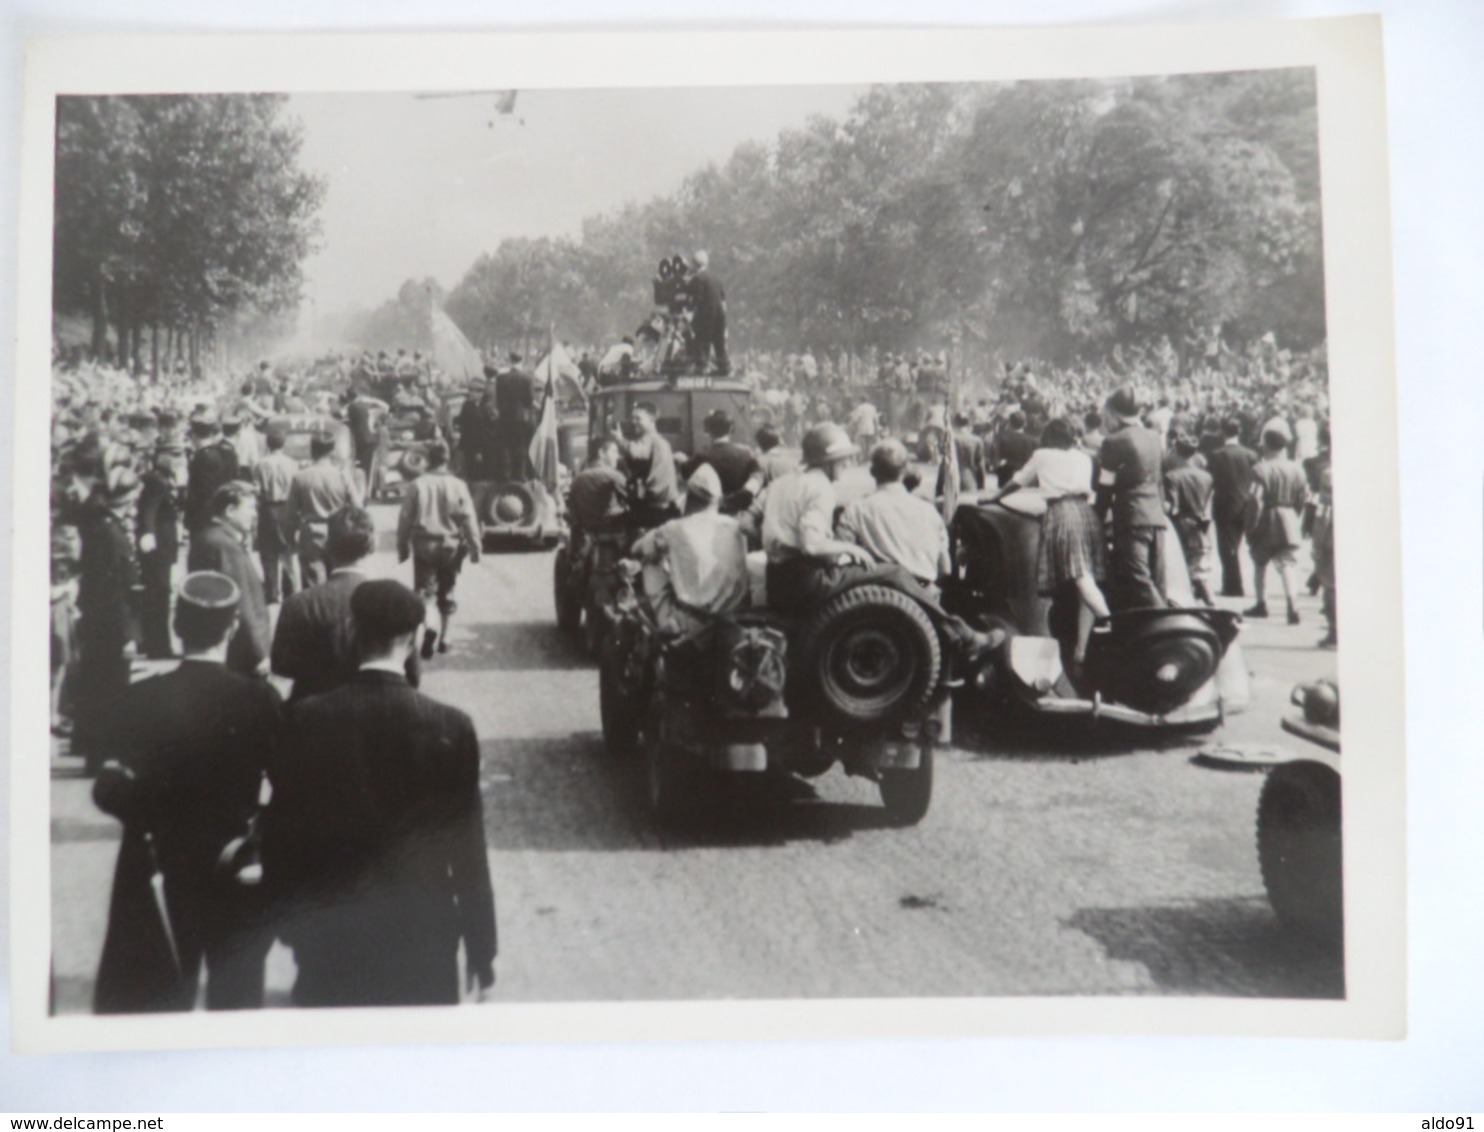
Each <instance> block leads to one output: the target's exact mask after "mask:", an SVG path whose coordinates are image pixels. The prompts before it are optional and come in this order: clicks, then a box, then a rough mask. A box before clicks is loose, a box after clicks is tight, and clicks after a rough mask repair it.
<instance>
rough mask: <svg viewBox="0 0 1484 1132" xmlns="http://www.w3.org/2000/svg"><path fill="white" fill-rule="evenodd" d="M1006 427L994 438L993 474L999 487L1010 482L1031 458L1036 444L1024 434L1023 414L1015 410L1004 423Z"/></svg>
mask: <svg viewBox="0 0 1484 1132" xmlns="http://www.w3.org/2000/svg"><path fill="white" fill-rule="evenodd" d="M1005 424H1006V425H1007V426H1008V427H1007V428H1005V429H1004V430H1003V431H1002V432H1000V434H999V435H998V436H996V437H995V438H994V458H993V461H992V462H993V464H994V474H995V479H996V480H998V481H999V485H1000V487H1004V486H1005V485H1006V484H1008V483H1009V482H1010V477H1011V476H1013V475H1014V474H1015V473H1016V472H1018V471H1020V469H1021V468H1023V467H1025V464H1026V461H1027V460H1029V459H1030V458H1031V453H1032V452H1034V451H1035V450H1036V442H1035V441H1034V440H1032V439H1031V438H1030V437H1029V436H1027V435H1026V432H1025V414H1024V413H1022V412H1021V411H1020V410H1019V409H1016V410H1015V411H1014V412H1013V413H1011V414H1010V417H1009V419H1008V420H1007V421H1006V422H1005Z"/></svg>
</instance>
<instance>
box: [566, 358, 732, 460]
mask: <svg viewBox="0 0 1484 1132" xmlns="http://www.w3.org/2000/svg"><path fill="white" fill-rule="evenodd" d="M641 404H648V405H653V406H654V409H655V426H656V427H657V428H658V429H659V432H660V435H661V436H663V437H664V438H665V439H666V440H668V441H669V442H670V447H671V448H673V449H674V450H675V454H676V456H677V457H683V458H687V459H688V458H690V457H693V456H696V455H699V454H700V452H701V451H702V450H703V449H705V448H706V447H707V446H708V445H709V444H710V443H711V438H710V437H709V436H707V435H706V430H705V429H704V428H703V427H702V423H703V422H704V421H705V420H706V417H707V415H708V414H710V413H712V412H714V411H715V410H717V409H724V410H725V411H726V412H727V413H728V414H729V415H730V416H731V418H732V421H733V422H734V424H735V429H734V432H735V433H736V434H737V435H738V437H739V439H740V438H742V437H743V434H744V433H745V432H746V431H747V429H748V426H749V425H750V424H751V421H752V416H753V395H752V389H751V387H749V386H748V385H747V384H745V383H744V382H741V381H733V380H731V379H730V378H724V377H677V378H675V379H673V380H670V381H665V380H659V379H655V380H650V381H631V382H627V383H624V384H620V385H609V386H605V387H604V388H602V389H599V390H598V391H597V392H596V393H594V394H593V396H592V399H591V400H590V401H589V402H588V420H587V435H588V436H606V435H608V434H610V433H612V432H614V431H616V430H617V429H618V428H619V427H620V426H622V424H623V423H624V422H625V421H627V420H628V419H629V413H631V412H632V411H633V409H634V406H635V405H641Z"/></svg>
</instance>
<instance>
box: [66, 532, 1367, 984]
mask: <svg viewBox="0 0 1484 1132" xmlns="http://www.w3.org/2000/svg"><path fill="white" fill-rule="evenodd" d="M375 510H376V513H377V521H378V525H379V526H380V527H381V529H382V531H383V535H382V541H381V549H380V551H379V553H378V556H377V560H378V565H379V567H380V568H381V569H383V570H385V571H388V572H390V571H393V570H395V569H396V564H395V561H394V558H393V556H392V554H391V551H390V535H389V534H388V533H387V532H389V530H390V528H391V526H392V524H393V521H394V512H393V510H392V509H391V508H389V507H377V508H376V509H375ZM551 558H552V556H551V554H550V553H549V552H548V553H508V554H492V555H489V556H487V557H486V558H485V560H484V562H483V563H481V564H480V565H478V566H475V567H471V568H468V569H466V571H465V574H464V579H463V582H462V585H461V589H460V594H459V597H460V601H461V608H460V612H459V616H458V620H457V622H456V625H455V629H454V633H453V636H452V644H453V651H452V653H451V654H449V655H448V656H446V657H440V658H438V659H436V660H434V661H433V662H432V663H430V664H429V665H427V666H426V670H425V680H424V689H425V690H426V691H428V692H429V693H430V694H432V695H433V696H436V697H438V698H440V699H443V700H446V701H448V702H450V703H453V704H456V705H458V706H460V707H462V708H463V709H465V710H466V711H468V712H470V714H471V715H472V716H473V717H474V721H475V724H476V726H477V728H478V731H479V734H480V736H481V738H482V752H483V780H484V793H485V799H486V806H487V813H488V830H489V844H490V857H491V871H492V875H493V877H494V881H495V887H496V897H497V905H498V916H499V931H500V957H499V960H498V964H497V973H498V978H499V982H498V986H497V997H498V998H500V999H505V1000H524V1001H538V1000H539V1001H561V1000H579V999H595V998H596V999H666V998H673V999H687V998H726V997H762V996H766V997H773V998H782V997H790V996H816V997H820V996H852V997H854V996H890V995H914V996H934V995H1016V994H1035V995H1061V994H1081V995H1086V994H1131V993H1132V994H1177V995H1190V994H1196V995H1224V996H1267V997H1309V996H1335V995H1339V994H1342V993H1343V981H1342V975H1341V971H1340V965H1339V963H1338V961H1337V960H1334V959H1326V958H1323V957H1320V956H1316V955H1314V954H1311V953H1309V952H1308V951H1306V950H1305V949H1304V948H1302V947H1300V946H1297V945H1295V944H1294V943H1292V942H1291V941H1289V940H1288V939H1287V938H1286V937H1285V936H1284V935H1283V934H1282V933H1281V932H1280V931H1279V929H1278V926H1277V923H1276V921H1275V919H1274V917H1273V915H1272V912H1271V911H1270V909H1269V907H1268V904H1267V901H1266V899H1265V897H1264V895H1263V890H1262V883H1261V879H1260V877H1259V874H1258V867H1257V859H1256V851H1255V848H1254V840H1253V821H1254V817H1255V814H1256V803H1257V794H1258V790H1259V787H1260V785H1261V780H1262V776H1261V774H1260V773H1254V772H1250V771H1247V772H1244V771H1222V770H1215V769H1210V768H1207V767H1202V766H1200V765H1198V764H1197V763H1195V762H1193V761H1192V757H1193V756H1194V755H1195V753H1196V752H1197V751H1198V750H1199V749H1200V748H1201V747H1202V746H1209V745H1211V744H1212V743H1213V742H1219V743H1229V744H1237V745H1241V744H1259V743H1265V744H1270V745H1274V746H1287V747H1293V746H1295V745H1297V744H1298V742H1299V741H1298V740H1295V739H1292V738H1290V737H1288V736H1287V735H1285V734H1284V733H1283V732H1281V730H1280V729H1279V726H1278V720H1279V717H1280V716H1281V714H1282V713H1283V710H1284V708H1285V707H1286V704H1287V698H1288V693H1289V690H1290V688H1291V687H1292V686H1293V684H1294V683H1295V682H1297V681H1299V680H1307V679H1313V678H1316V677H1319V676H1323V675H1329V674H1333V671H1334V655H1335V654H1333V653H1326V652H1320V651H1318V650H1317V649H1316V648H1315V647H1314V645H1315V642H1316V641H1317V640H1318V638H1319V637H1320V635H1321V634H1322V632H1323V627H1322V624H1321V620H1320V616H1319V612H1318V602H1317V599H1311V598H1308V597H1305V598H1304V599H1303V602H1302V605H1301V612H1302V613H1303V616H1304V624H1303V625H1301V626H1299V627H1297V628H1290V627H1288V626H1286V625H1285V624H1283V623H1282V618H1281V617H1279V618H1277V619H1276V620H1273V621H1270V622H1266V623H1264V622H1257V623H1249V625H1248V626H1247V628H1246V630H1245V632H1244V634H1243V637H1242V643H1243V647H1244V649H1245V650H1246V655H1247V659H1248V662H1249V667H1251V668H1252V669H1253V670H1254V673H1255V677H1254V703H1253V706H1252V708H1251V709H1250V710H1249V711H1248V712H1247V713H1245V714H1243V715H1242V716H1240V717H1237V718H1234V719H1232V720H1231V721H1230V722H1229V723H1228V724H1227V726H1226V727H1225V729H1224V730H1223V731H1222V732H1220V733H1218V735H1217V736H1216V737H1214V738H1211V737H1208V738H1205V739H1191V740H1179V741H1170V742H1168V743H1165V744H1159V745H1154V746H1150V745H1147V740H1140V739H1139V738H1138V737H1134V738H1133V739H1131V740H1130V739H1128V738H1127V737H1122V738H1119V739H1114V740H1111V741H1104V742H1102V743H1101V744H1100V745H1097V746H1094V747H1081V746H1078V747H1071V746H1068V745H1067V744H1065V743H1063V744H1061V745H1060V746H1056V747H1048V746H1047V745H1046V743H1045V741H1044V740H1041V741H1039V743H1037V742H1033V741H1031V740H1030V739H1029V738H1027V737H1025V736H1023V735H1022V736H1019V737H1017V736H1015V735H1008V734H1003V733H1001V734H982V733H973V732H972V731H971V729H970V728H969V727H967V726H966V725H965V723H966V721H964V720H962V719H960V721H959V729H958V735H957V737H956V738H957V744H958V745H957V746H955V747H954V748H953V749H951V750H948V751H945V752H941V753H940V762H939V766H938V772H939V773H938V776H937V784H936V792H935V797H934V802H933V806H932V809H931V810H930V812H929V813H928V815H927V817H926V819H925V820H924V821H923V822H922V824H921V825H920V826H917V827H915V828H912V829H906V830H900V829H892V828H889V827H887V826H886V825H885V823H884V821H883V815H882V811H881V808H880V803H879V798H878V796H877V793H876V789H875V787H874V785H872V784H871V783H868V782H862V781H858V780H852V779H848V778H846V777H845V776H844V775H843V773H842V772H840V771H839V770H838V769H837V770H833V771H831V772H830V773H828V774H826V775H825V776H824V777H823V778H820V779H817V780H813V781H809V782H805V781H801V780H790V781H787V782H783V783H777V782H771V781H751V782H748V783H743V784H741V785H745V786H749V787H750V789H746V790H740V791H739V792H738V794H737V797H736V804H735V805H733V806H731V807H729V808H727V809H726V810H725V812H724V813H723V814H721V815H720V817H719V820H718V821H717V823H716V824H715V825H714V827H713V828H711V829H709V830H708V831H707V832H705V833H701V834H690V835H686V836H673V835H669V834H660V833H658V832H656V831H655V830H654V829H653V828H652V827H651V825H650V823H649V822H648V820H647V819H646V816H645V814H644V811H643V806H642V802H641V790H640V784H639V775H638V767H637V765H629V764H624V763H619V762H615V761H614V760H612V759H611V758H609V757H608V756H607V755H606V754H605V752H604V748H603V745H602V742H601V737H600V735H599V729H598V696H597V674H596V671H595V670H594V668H593V667H592V665H591V664H589V663H588V662H587V661H586V659H585V658H584V657H582V656H581V655H580V653H579V652H578V651H577V649H576V648H575V647H574V646H572V645H570V644H568V643H567V642H566V641H565V640H564V639H562V638H561V637H560V636H559V635H558V633H557V630H556V626H555V623H554V615H553V610H552V599H551ZM402 570H403V572H404V573H405V574H406V575H407V576H408V577H409V578H410V567H404V568H402ZM1301 576H1302V573H1301ZM1233 604H1235V603H1233ZM1274 608H1275V609H1281V598H1280V599H1279V601H1278V603H1277V604H1276V605H1275V606H1274ZM1141 743H1143V744H1144V745H1138V744H1141ZM53 768H54V769H53V785H52V792H53V793H52V804H53V822H52V830H53V833H52V842H53V892H54V904H53V928H54V942H53V946H54V963H55V973H56V994H57V1006H58V1009H59V1010H62V1011H78V1010H86V1009H87V1006H88V1002H89V1000H90V996H91V980H92V975H93V971H94V968H95V966H96V963H97V958H98V951H99V947H100V945H101V941H102V935H103V926H104V921H105V916H106V907H107V898H108V888H109V882H110V878H111V872H112V867H113V857H114V854H115V852H116V847H117V835H118V827H117V825H116V823H115V822H114V821H113V820H112V819H110V818H108V817H106V816H104V815H102V814H100V813H99V812H98V811H97V810H96V809H94V807H93V806H92V803H91V801H90V799H89V790H90V787H91V782H90V780H87V779H83V778H81V777H80V776H79V771H80V766H79V763H78V761H77V760H73V759H71V758H69V757H67V756H66V755H65V754H64V753H58V754H57V755H55V756H54V758H53ZM292 977H293V966H292V959H291V957H290V956H289V954H288V953H287V952H286V951H283V950H282V949H281V948H275V951H274V953H273V955H272V956H271V957H270V971H269V978H270V993H271V999H272V1001H273V1002H275V1003H284V1002H286V1001H287V992H288V987H289V985H290V984H291V981H292Z"/></svg>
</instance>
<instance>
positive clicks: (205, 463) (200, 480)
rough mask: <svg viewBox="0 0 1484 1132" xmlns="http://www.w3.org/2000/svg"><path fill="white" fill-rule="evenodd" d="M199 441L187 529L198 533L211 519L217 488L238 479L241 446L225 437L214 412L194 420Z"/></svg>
mask: <svg viewBox="0 0 1484 1132" xmlns="http://www.w3.org/2000/svg"><path fill="white" fill-rule="evenodd" d="M191 437H192V439H193V440H194V441H195V444H196V452H195V455H193V456H192V457H191V462H190V466H189V469H188V470H187V472H186V529H187V530H188V531H190V532H191V534H193V535H194V534H195V533H196V532H197V531H199V530H201V529H202V528H203V527H205V526H206V524H207V523H209V522H211V519H212V513H211V500H212V497H213V496H215V495H216V492H217V488H219V487H221V486H222V485H223V484H225V483H230V482H231V481H232V480H235V479H236V478H237V474H238V472H239V470H240V469H239V467H238V462H237V449H235V448H233V447H232V446H231V445H230V444H228V443H227V442H226V440H224V439H223V438H222V426H221V424H220V423H219V422H218V421H217V418H216V416H215V415H214V414H205V415H202V416H199V417H197V418H195V419H194V420H193V421H191Z"/></svg>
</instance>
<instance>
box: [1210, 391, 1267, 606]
mask: <svg viewBox="0 0 1484 1132" xmlns="http://www.w3.org/2000/svg"><path fill="white" fill-rule="evenodd" d="M1221 431H1222V435H1223V437H1224V438H1225V439H1224V442H1223V443H1222V445H1221V446H1220V447H1219V448H1214V449H1212V451H1211V452H1210V454H1209V455H1207V456H1206V470H1207V471H1208V472H1210V473H1211V480H1212V485H1213V488H1212V496H1211V518H1212V520H1213V522H1214V523H1215V526H1216V553H1217V555H1218V557H1220V559H1221V596H1222V597H1242V596H1243V594H1244V593H1245V592H1246V591H1245V589H1244V587H1243V585H1242V558H1241V554H1240V551H1241V549H1242V538H1243V535H1244V534H1245V532H1246V527H1247V516H1248V514H1249V511H1250V509H1251V505H1252V481H1253V479H1254V477H1255V475H1256V473H1255V471H1254V469H1255V468H1256V467H1257V453H1256V452H1254V451H1252V449H1250V448H1248V447H1246V446H1245V445H1243V443H1242V422H1241V421H1239V420H1237V419H1236V418H1231V419H1230V420H1228V421H1227V422H1226V423H1225V424H1224V425H1222V429H1221Z"/></svg>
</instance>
